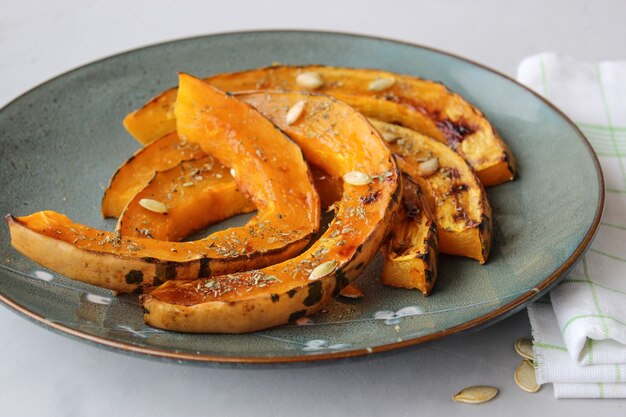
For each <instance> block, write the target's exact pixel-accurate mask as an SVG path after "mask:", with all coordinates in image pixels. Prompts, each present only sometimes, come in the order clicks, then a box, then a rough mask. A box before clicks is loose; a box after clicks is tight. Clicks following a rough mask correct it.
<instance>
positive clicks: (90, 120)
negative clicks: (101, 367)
mask: <svg viewBox="0 0 626 417" xmlns="http://www.w3.org/2000/svg"><path fill="white" fill-rule="evenodd" d="M273 61H280V62H283V63H287V64H309V63H320V64H327V65H336V66H350V67H375V68H382V69H386V70H390V71H395V72H399V73H405V74H411V75H417V76H420V77H423V78H429V79H434V80H438V81H442V82H444V83H445V84H446V85H448V87H449V88H451V89H452V90H454V91H457V92H459V93H460V94H462V95H463V96H464V97H465V98H466V99H467V100H469V101H470V102H472V103H473V104H475V105H476V106H477V107H478V108H479V109H481V110H482V111H483V112H484V113H485V114H486V115H487V117H488V118H489V119H490V120H491V122H492V123H493V124H494V126H495V127H496V129H497V130H498V131H499V133H500V134H501V136H502V137H503V138H504V139H505V141H506V142H507V143H508V144H509V145H510V147H511V148H512V150H513V152H514V154H515V156H516V157H517V161H518V164H519V172H520V174H519V177H518V178H517V179H516V180H515V181H514V182H511V183H507V184H504V185H501V186H498V187H492V188H490V189H489V190H488V194H489V198H490V201H491V204H492V207H493V213H494V237H495V243H494V248H493V251H492V256H491V259H490V261H489V263H488V264H487V265H485V266H481V265H479V264H478V263H477V262H475V261H471V260H468V259H462V258H457V257H451V256H442V258H441V269H440V280H439V282H438V283H437V285H436V287H435V291H434V293H433V294H432V295H431V296H429V297H428V298H425V297H423V296H422V295H421V294H419V293H418V292H416V291H407V290H401V289H393V288H385V287H383V286H381V285H380V283H379V280H378V276H379V274H380V271H381V260H380V257H378V258H376V260H375V261H374V262H373V263H372V264H371V265H370V266H369V267H368V269H367V270H366V271H365V273H364V274H363V276H362V277H361V278H360V279H359V281H358V284H359V285H360V286H361V288H363V289H364V291H365V294H366V295H365V297H364V298H363V299H361V300H342V299H339V300H336V301H334V302H333V303H331V304H330V305H329V306H328V308H327V310H326V311H325V312H323V313H320V314H317V315H315V316H312V317H310V320H308V322H307V323H303V325H290V326H284V327H280V328H276V329H272V330H268V331H264V332H258V333H253V334H246V335H192V334H178V333H170V332H166V331H161V330H158V329H152V328H150V327H147V326H146V325H144V323H143V320H142V312H141V306H140V305H139V303H138V302H137V299H136V296H122V297H115V296H113V295H112V294H111V293H110V292H108V291H106V290H102V289H99V288H95V287H92V286H89V285H86V284H83V283H79V282H74V281H71V280H69V279H66V278H64V277H63V276H59V275H57V274H55V273H53V272H51V271H46V270H44V269H43V268H41V267H38V266H37V265H36V264H34V263H33V262H31V261H30V260H28V259H26V258H25V257H23V256H22V255H21V254H19V253H17V252H16V251H15V250H13V248H12V247H11V245H10V242H9V234H8V228H7V227H6V226H4V227H1V228H0V264H1V265H2V266H0V301H3V302H4V304H5V305H7V306H9V307H11V308H12V309H14V310H15V311H17V312H19V313H20V314H22V315H24V316H26V317H27V318H30V319H32V320H33V321H35V322H36V323H38V324H41V325H43V326H44V327H46V328H48V329H52V330H56V331H59V332H62V333H63V334H66V335H70V336H72V337H75V338H77V339H80V340H84V341H88V342H90V343H94V344H96V345H99V346H103V347H107V348H113V349H116V350H119V351H122V352H126V353H130V354H134V355H141V356H148V357H152V358H158V359H162V360H174V361H179V362H180V361H188V362H194V363H239V364H244V363H284V362H305V361H315V360H322V359H332V358H344V357H350V356H358V355H364V354H370V353H373V352H381V351H387V350H391V349H395V348H399V347H404V346H409V345H414V344H417V343H421V342H425V341H428V340H433V339H437V338H440V337H443V336H446V335H449V334H453V333H457V332H459V331H463V330H466V329H470V328H480V327H482V326H486V325H489V324H492V323H494V322H495V321H497V320H499V319H502V318H503V317H505V316H507V315H509V314H512V313H513V312H515V311H518V310H520V309H521V308H523V307H524V306H525V305H526V304H527V303H528V302H530V301H531V300H534V299H536V298H537V297H539V296H541V294H543V293H545V292H546V291H547V290H548V289H549V288H550V287H551V286H552V285H554V284H555V283H556V282H557V281H558V279H559V278H560V277H561V276H562V275H563V274H564V273H565V272H566V271H567V270H568V269H569V268H570V267H571V266H572V265H573V263H574V262H575V261H576V259H577V258H578V257H579V256H580V255H581V254H582V253H583V252H584V250H585V249H586V248H587V246H588V245H589V243H590V242H591V239H592V238H593V235H594V233H595V231H596V228H597V225H598V222H599V218H600V214H601V212H602V207H603V204H604V187H603V178H602V173H601V171H600V168H599V165H598V162H597V159H596V157H595V155H594V154H593V151H592V150H591V147H590V146H589V144H588V143H587V141H586V140H585V138H584V136H583V135H582V134H581V133H580V131H579V130H578V129H577V128H576V127H575V126H574V125H573V124H572V123H571V122H570V121H569V120H568V119H567V118H566V117H564V116H563V114H561V113H560V112H559V111H558V110H557V109H555V108H554V107H553V106H552V105H550V104H549V103H547V102H546V101H544V100H542V99H541V98H539V97H538V96H537V95H535V94H534V93H532V92H530V91H529V90H527V89H526V88H524V87H522V86H520V85H519V84H517V83H516V82H514V81H513V80H511V79H509V78H507V77H505V76H503V75H501V74H498V73H496V72H494V71H491V70H489V69H487V68H485V67H482V66H480V65H478V64H475V63H472V62H469V61H467V60H464V59H461V58H458V57H454V56H452V55H449V54H446V53H443V52H439V51H435V50H432V49H429V48H425V47H420V46H416V45H410V44H406V43H402V42H397V41H392V40H385V39H378V38H372V37H366V36H358V35H349V34H338V33H325V32H302V31H265V32H242V33H228V34H220V35H211V36H204V37H198V38H192V39H184V40H179V41H175V42H169V43H164V44H159V45H155V46H150V47H147V48H142V49H138V50H134V51H130V52H127V53H124V54H121V55H116V56H113V57H110V58H106V59H103V60H101V61H98V62H95V63H92V64H89V65H86V66H83V67H81V68H78V69H76V70H73V71H70V72H68V73H66V74H63V75H61V76H59V77H57V78H54V79H52V80H50V81H48V82H47V83H45V84H42V85H40V86H39V87H36V88H35V89H33V90H31V91H29V92H27V93H26V94H24V95H22V96H21V97H19V98H18V99H16V100H15V101H13V102H12V103H10V104H9V105H7V106H6V107H5V108H4V109H2V110H1V111H0V149H2V157H1V160H2V164H1V165H0V213H2V214H6V213H11V214H14V215H25V214H29V213H31V212H34V211H38V210H43V209H52V210H57V211H60V212H63V213H65V214H67V215H69V216H70V217H71V218H73V219H74V220H76V221H79V222H82V223H86V224H89V225H92V226H95V227H99V228H104V229H112V228H113V226H114V224H113V222H111V221H104V220H102V219H101V218H100V206H99V205H100V198H101V195H102V190H103V187H104V186H105V184H106V183H107V182H108V180H109V177H110V175H111V174H112V173H113V172H114V170H115V169H116V168H117V166H118V165H119V164H121V163H122V162H123V161H124V160H125V159H126V158H127V157H128V156H129V155H131V153H132V152H133V151H134V150H135V149H137V148H138V144H137V143H136V142H135V141H134V140H133V139H131V137H130V136H129V135H128V134H127V133H126V132H125V131H124V129H123V127H122V124H121V121H122V118H123V117H124V115H125V114H126V113H128V112H129V111H131V110H133V109H135V108H136V107H137V106H139V105H141V104H143V103H144V102H145V101H146V100H147V99H149V98H150V97H152V96H153V95H155V94H156V93H158V92H160V91H161V90H163V89H165V88H167V87H170V86H173V85H175V84H176V81H177V79H176V73H177V71H185V72H188V73H191V74H195V75H199V76H206V75H210V74H212V73H216V72H224V71H235V70H242V69H246V68H252V67H258V66H264V65H269V64H270V63H272V62H273ZM242 221H243V220H242V218H241V217H239V218H235V219H232V220H230V221H229V222H226V223H224V224H222V226H221V227H225V226H229V225H232V224H235V223H241V222H242Z"/></svg>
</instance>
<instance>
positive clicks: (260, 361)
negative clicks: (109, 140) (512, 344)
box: [0, 29, 606, 365]
mask: <svg viewBox="0 0 626 417" xmlns="http://www.w3.org/2000/svg"><path fill="white" fill-rule="evenodd" d="M257 33H300V34H313V35H320V34H322V35H339V36H343V37H354V38H360V39H368V40H374V41H385V42H392V43H396V44H399V45H405V46H410V47H414V48H419V49H422V50H426V51H431V52H435V53H438V54H441V55H444V56H447V57H451V58H454V59H457V60H459V61H463V62H465V63H469V64H471V65H473V66H476V67H478V68H481V69H482V70H485V71H487V72H490V73H492V74H494V75H497V76H499V77H501V78H503V79H504V80H506V81H509V82H511V83H513V84H514V85H515V86H517V87H519V88H522V89H523V90H525V91H527V92H529V93H531V94H532V95H533V96H535V97H536V98H538V99H539V100H540V101H542V102H543V103H544V104H546V105H547V106H548V107H550V108H551V109H552V110H553V111H554V112H555V113H556V114H557V115H558V116H560V117H561V118H562V119H563V120H564V121H565V122H566V123H567V124H568V125H569V126H570V127H572V128H573V130H574V132H575V133H577V134H578V136H579V137H580V139H581V140H582V143H583V144H584V145H585V147H586V148H587V150H588V153H589V155H590V156H591V159H592V161H593V165H594V168H595V171H596V176H597V181H598V189H599V194H598V201H597V203H596V211H595V214H594V218H593V221H592V223H591V226H590V227H589V228H588V229H587V231H586V232H585V235H584V237H583V239H582V240H581V242H580V243H579V244H578V246H577V247H576V249H575V250H574V251H573V253H572V254H571V255H570V256H569V257H568V258H567V259H566V260H565V261H564V262H563V263H562V264H561V265H560V266H559V267H558V268H557V269H556V270H555V271H554V272H552V274H550V275H548V276H547V277H546V278H545V279H544V280H543V281H541V282H540V283H539V284H538V285H537V286H535V287H534V288H532V289H530V290H528V291H526V292H524V293H523V294H521V295H519V296H518V297H516V298H515V299H514V300H512V301H510V302H508V303H506V304H505V305H503V306H501V307H499V308H498V309H496V310H492V311H489V312H488V313H486V314H483V315H481V316H479V317H476V318H474V319H472V320H469V321H466V322H464V323H460V324H458V325H456V326H453V327H449V328H447V329H443V330H439V331H437V332H434V333H430V334H427V335H423V336H418V337H415V338H412V339H409V340H403V341H401V342H392V343H387V344H383V345H380V346H375V347H371V348H365V349H353V350H346V351H340V352H329V353H321V354H315V355H307V354H299V355H293V356H280V357H274V356H253V357H241V356H224V355H209V354H194V353H185V352H175V351H171V350H164V349H158V348H146V347H141V346H135V345H132V344H130V343H125V342H120V341H116V340H112V339H107V338H105V337H101V336H96V335H92V334H89V333H86V332H84V331H81V330H78V329H74V328H71V327H69V326H66V325H63V324H60V323H55V322H52V321H50V320H48V319H47V318H45V317H44V316H42V315H40V314H38V313H35V312H34V311H31V310H29V309H28V308H26V307H24V306H22V305H21V304H19V303H17V302H15V301H13V300H12V299H10V298H9V297H8V296H6V295H5V294H4V293H2V292H0V303H2V304H4V305H5V306H6V307H8V308H9V310H13V311H14V312H16V313H18V315H21V316H22V317H24V318H27V319H30V320H29V321H33V322H34V323H35V324H38V325H40V326H41V327H43V328H45V329H48V330H52V331H53V332H55V333H60V334H62V335H64V336H68V337H71V338H73V339H74V338H75V339H76V340H79V341H82V342H86V343H88V344H90V345H93V346H98V347H102V348H109V349H111V350H113V351H115V352H118V353H126V354H130V355H134V356H135V355H136V356H143V357H147V358H152V359H160V360H170V361H176V362H177V363H195V364H203V363H204V364H206V363H212V364H225V365H228V364H230V365H233V364H247V365H254V364H257V365H264V364H297V363H312V362H325V361H328V360H333V359H347V358H354V357H360V356H365V355H371V354H373V353H382V352H388V351H392V350H396V349H402V348H407V347H410V346H415V345H419V344H422V343H425V342H429V341H433V340H436V339H440V338H442V337H445V336H449V335H453V334H460V333H463V332H467V331H470V330H472V331H476V330H480V329H482V328H485V327H488V326H490V325H492V324H494V323H496V322H498V321H500V320H502V319H504V318H506V317H509V316H510V315H512V314H514V313H516V312H518V311H520V310H521V309H522V308H524V307H525V306H526V305H528V304H529V303H530V302H532V301H534V300H536V299H538V298H540V297H542V296H543V295H544V294H545V293H547V292H548V291H549V290H550V289H551V288H552V287H553V286H555V285H556V284H557V283H558V282H559V281H560V279H561V278H563V277H564V276H565V274H566V273H567V272H568V271H569V270H570V269H571V268H572V267H573V266H574V265H575V263H576V261H577V260H578V259H579V258H580V257H581V256H582V255H583V254H584V253H585V252H586V251H587V249H588V248H589V246H590V244H591V242H592V241H593V239H594V237H595V235H596V233H597V231H598V227H599V224H600V219H601V217H602V213H603V211H604V205H605V197H606V191H605V180H604V174H603V172H602V168H601V166H600V161H599V160H598V156H597V155H596V153H595V151H594V149H593V147H592V146H591V144H590V143H589V140H588V139H587V137H586V136H585V135H584V133H583V132H582V131H581V130H580V129H579V128H578V126H576V124H575V123H574V122H573V121H572V120H571V119H570V118H569V117H568V116H567V115H565V113H563V111H562V110H560V109H559V108H558V107H557V106H555V105H554V104H552V103H551V102H550V101H549V100H547V99H546V98H544V97H542V96H541V95H539V94H538V93H536V92H535V91H533V90H532V89H530V88H529V87H527V86H525V85H523V84H521V83H519V82H518V81H516V80H515V79H513V78H512V77H510V76H508V75H506V74H504V73H502V72H500V71H498V70H495V69H493V68H491V67H489V66H487V65H484V64H482V63H479V62H476V61H474V60H472V59H469V58H466V57H463V56H460V55H457V54H455V53H451V52H447V51H444V50H441V49H438V48H435V47H431V46H425V45H421V44H419V43H413V42H408V41H404V40H399V39H393V38H390V37H384V36H375V35H368V34H362V33H356V32H341V31H329V30H312V29H253V30H239V31H226V32H216V33H208V34H202V35H196V36H190V37H181V38H176V39H172V40H168V41H163V42H155V43H151V44H148V45H144V46H139V47H136V48H132V49H128V50H125V51H121V52H118V53H114V54H111V55H107V56H104V57H102V58H99V59H96V60H94V61H90V62H87V63H85V64H82V65H80V66H77V67H75V68H72V69H69V70H67V71H64V72H62V73H60V74H58V75H56V76H53V77H51V78H49V79H47V80H45V81H43V82H41V83H39V84H37V85H35V86H34V87H32V88H30V89H28V90H26V91H25V92H23V93H21V94H20V95H18V96H17V97H15V98H13V99H12V100H10V101H9V102H8V103H6V104H5V105H4V106H2V108H0V113H2V112H3V111H4V110H5V109H6V108H8V107H9V106H11V105H13V104H14V103H16V102H17V101H19V100H20V99H21V98H22V97H24V96H26V95H28V94H30V93H31V92H32V91H34V90H36V89H38V88H40V87H42V86H43V85H45V84H48V83H50V82H52V81H54V80H56V79H57V78H61V77H64V76H67V75H69V74H71V73H73V72H75V71H80V70H81V69H83V68H86V67H89V66H91V65H94V64H97V63H100V62H103V61H107V60H109V59H114V58H117V57H120V56H123V55H127V54H131V53H134V52H137V51H142V50H146V49H150V48H154V47H158V46H163V45H168V44H174V43H178V42H185V41H190V40H193V39H203V38H211V37H219V36H228V35H245V34H257Z"/></svg>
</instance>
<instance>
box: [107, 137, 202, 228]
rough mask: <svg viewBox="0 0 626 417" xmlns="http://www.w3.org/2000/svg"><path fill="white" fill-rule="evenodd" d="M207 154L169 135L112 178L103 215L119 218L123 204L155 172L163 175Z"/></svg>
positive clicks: (148, 147) (142, 152)
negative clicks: (177, 166) (181, 163)
mask: <svg viewBox="0 0 626 417" xmlns="http://www.w3.org/2000/svg"><path fill="white" fill-rule="evenodd" d="M205 155H206V154H205V153H204V152H203V151H202V149H200V146H198V144H196V143H189V142H187V143H183V142H181V141H180V140H179V139H178V134H177V133H176V132H175V131H174V132H170V133H168V134H166V135H163V136H162V137H160V138H158V139H155V140H154V141H152V142H151V143H150V144H149V145H146V146H144V147H143V148H141V149H139V150H138V151H137V152H135V154H134V155H133V156H131V157H130V158H129V159H128V161H126V162H125V163H124V164H123V165H122V166H121V167H119V168H118V170H117V171H116V172H115V174H113V177H112V178H111V181H110V182H109V186H108V187H107V189H106V190H105V191H104V196H103V197H102V215H103V216H104V217H119V215H120V214H121V213H122V211H123V210H124V207H126V204H128V202H129V201H130V200H131V199H132V198H133V196H134V195H135V194H137V192H139V191H140V190H141V189H142V188H143V187H145V186H146V184H148V182H149V181H150V180H151V179H152V177H153V176H154V173H155V172H156V171H164V170H166V169H170V168H173V167H175V166H176V165H178V163H179V162H181V161H184V160H189V159H197V158H201V157H203V156H205Z"/></svg>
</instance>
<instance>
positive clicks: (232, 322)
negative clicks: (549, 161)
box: [143, 92, 401, 333]
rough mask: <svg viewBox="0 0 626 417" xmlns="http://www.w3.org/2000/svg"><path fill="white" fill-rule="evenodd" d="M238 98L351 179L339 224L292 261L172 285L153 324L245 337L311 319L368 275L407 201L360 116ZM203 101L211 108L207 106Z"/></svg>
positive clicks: (156, 295)
mask: <svg viewBox="0 0 626 417" xmlns="http://www.w3.org/2000/svg"><path fill="white" fill-rule="evenodd" d="M237 97H238V98H239V99H241V100H243V101H245V102H247V103H250V104H252V105H253V106H254V107H256V108H257V109H258V110H259V111H260V112H261V113H262V114H263V115H264V116H266V117H268V118H269V119H271V120H272V121H273V122H274V123H275V124H276V125H278V127H280V129H282V130H283V131H285V132H286V133H287V134H288V135H289V136H290V137H291V138H292V139H293V140H294V141H296V142H297V143H298V145H300V147H301V148H302V150H303V152H304V154H305V155H306V157H307V160H310V161H312V162H314V163H315V164H316V165H318V166H319V167H320V168H321V169H322V170H324V171H325V172H327V173H328V174H329V175H331V176H332V177H334V178H337V177H338V178H344V177H345V179H346V182H344V187H343V194H342V198H341V200H339V202H337V204H336V207H337V211H336V215H335V218H334V219H333V220H332V222H331V223H330V225H329V227H328V229H327V230H326V232H325V233H324V234H323V235H322V237H321V238H320V239H319V240H318V241H317V242H315V243H314V244H313V245H312V246H311V247H310V248H309V249H308V250H307V251H306V252H304V253H303V254H301V255H300V256H298V257H296V258H293V259H290V260H288V261H285V262H283V263H280V264H277V265H272V266H269V267H266V268H264V269H260V270H253V271H246V272H239V273H235V274H229V275H223V276H214V277H211V278H207V279H200V280H196V281H192V282H183V281H177V280H174V281H169V282H167V283H165V284H164V285H162V286H160V287H159V288H157V289H155V290H154V291H152V292H151V293H150V294H149V295H148V296H146V297H145V298H144V301H143V304H144V308H145V311H146V313H145V316H144V317H145V320H146V322H147V323H148V324H150V325H152V326H155V327H160V328H163V329H168V330H174V331H183V332H216V333H241V332H250V331H256V330H261V329H265V328H268V327H272V326H277V325H280V324H284V323H287V322H292V321H295V320H297V319H299V318H302V317H304V316H306V315H309V314H312V313H314V312H316V311H318V310H320V309H321V308H322V306H323V305H324V304H325V303H326V302H327V301H328V300H330V299H331V298H332V297H334V296H336V295H338V294H339V291H340V290H341V289H342V288H343V287H344V286H345V285H347V284H348V283H349V282H350V280H352V279H353V278H355V277H356V276H358V275H359V274H360V273H361V272H362V270H363V268H364V267H365V265H367V263H368V262H369V261H370V260H371V258H372V257H373V256H374V254H375V253H376V252H377V251H378V248H379V247H380V244H381V241H382V239H383V237H384V236H385V233H386V229H387V226H388V224H389V222H390V221H391V219H392V218H393V215H394V214H395V211H396V208H397V201H398V199H399V198H400V197H401V195H400V193H401V188H400V187H399V181H400V179H399V177H398V171H397V169H396V165H395V161H394V159H393V157H392V156H391V153H390V152H389V149H388V148H387V147H386V146H385V144H384V142H383V140H382V139H381V137H380V135H379V133H378V132H377V131H376V130H375V129H374V128H372V126H371V125H370V124H369V123H368V122H367V120H366V119H364V118H363V116H361V115H360V114H359V113H358V112H356V111H355V110H353V109H352V108H351V107H349V106H348V105H346V104H344V103H341V102H337V101H335V100H333V99H331V98H329V97H326V96H322V95H314V94H304V93H295V92H284V93H279V92H260V93H249V94H242V95H237ZM196 103H197V105H198V106H202V102H201V101H197V102H196ZM300 103H302V104H300ZM294 109H296V110H298V109H300V110H298V111H296V112H295V113H294ZM178 111H179V108H178V107H177V112H178ZM288 114H289V117H287V115H288ZM294 115H295V116H294ZM296 116H297V117H296ZM179 123H180V121H179ZM359 178H360V179H362V180H361V181H359V180H356V179H359Z"/></svg>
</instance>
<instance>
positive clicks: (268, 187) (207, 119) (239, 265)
mask: <svg viewBox="0 0 626 417" xmlns="http://www.w3.org/2000/svg"><path fill="white" fill-rule="evenodd" d="M180 85H181V90H180V92H181V93H180V94H179V105H178V106H177V109H178V110H180V111H181V112H183V113H181V114H183V117H182V123H183V126H182V129H181V132H182V133H183V134H186V135H188V136H189V138H190V141H192V142H193V140H191V139H192V138H193V139H194V140H197V141H198V142H199V144H200V146H201V147H203V148H204V149H205V151H207V150H208V151H210V152H211V153H212V154H213V155H215V156H216V157H218V158H220V159H221V160H222V161H224V162H225V163H227V164H228V165H230V166H231V167H232V168H233V169H235V170H236V171H237V178H236V180H235V181H236V183H237V185H238V187H239V188H241V189H242V191H243V192H244V193H247V194H248V195H250V196H251V199H252V201H253V202H254V203H255V205H256V206H257V207H258V209H259V214H258V215H257V216H256V217H255V221H254V222H251V223H249V224H248V225H246V227H243V228H231V229H228V230H224V231H220V232H216V233H214V234H212V235H211V236H209V237H207V238H205V239H202V240H198V241H194V242H180V243H177V242H164V241H156V240H153V239H149V238H133V237H122V236H121V234H120V233H110V232H103V231H99V230H95V229H93V228H89V227H87V226H84V225H80V224H77V223H74V222H72V221H71V220H70V219H69V218H67V217H66V216H63V215H62V214H59V213H54V212H39V213H35V214H32V215H30V216H25V217H19V218H12V217H11V218H9V229H10V232H11V240H12V243H13V245H14V247H15V248H16V249H18V250H20V251H21V252H22V253H24V254H25V255H26V256H28V257H30V258H31V259H33V260H35V261H36V262H39V263H41V264H42V265H44V266H47V267H50V268H51V269H54V270H57V271H58V272H60V273H62V274H64V275H66V276H68V277H70V278H74V279H77V280H81V281H86V282H89V283H92V284H96V285H99V286H102V287H105V288H109V289H112V290H116V291H120V292H125V291H132V290H134V289H137V288H138V287H140V286H151V285H154V284H158V283H159V282H161V281H163V280H164V278H165V279H173V278H176V279H182V280H188V279H195V278H198V277H202V276H210V275H212V274H224V273H230V272H234V271H240V270H243V269H255V268H260V267H262V266H265V265H270V264H274V263H276V262H280V261H281V260H284V259H289V258H291V257H293V256H295V255H296V254H297V253H299V252H300V251H302V249H303V248H304V247H305V246H306V245H307V244H308V242H309V240H310V239H311V237H312V236H313V235H314V234H315V233H316V231H317V229H318V227H319V221H320V202H319V197H318V194H317V192H316V191H315V188H314V186H313V184H312V181H311V178H310V174H309V171H308V168H307V165H306V163H305V161H304V159H303V156H302V153H301V151H300V149H299V148H298V146H297V145H295V144H294V143H293V142H292V141H291V140H289V139H288V138H287V137H286V136H284V134H283V133H281V132H280V131H279V130H277V129H276V127H275V126H274V125H272V124H271V123H270V122H269V121H268V120H267V119H266V118H264V117H263V116H261V115H260V114H259V113H258V112H257V111H256V110H254V109H253V108H252V107H250V106H249V105H247V104H245V103H243V102H241V101H240V100H237V99H235V98H233V97H231V96H228V95H226V94H225V93H223V92H221V91H219V90H217V89H215V88H214V87H211V86H209V85H208V84H206V83H204V82H202V81H200V80H197V79H194V78H193V77H190V76H187V75H184V74H183V75H181V84H180ZM198 94H200V95H201V96H200V97H198ZM197 100H203V101H204V102H207V103H210V104H211V109H212V110H210V111H209V109H208V107H207V106H205V107H202V108H198V107H197V106H196V105H195V102H196V101H197ZM185 110H186V111H187V114H184V111H185ZM257 150H258V151H260V152H262V153H263V154H264V155H265V156H266V158H267V160H265V161H264V160H262V159H260V158H258V157H257V156H256V151H257ZM166 215H167V214H162V216H166ZM42 241H46V244H43V243H42ZM34 242H39V245H37V244H34ZM58 259H63V260H64V262H63V263H62V264H59V262H58V261H57V260H58ZM162 270H164V271H165V273H163V274H161V273H160V272H161V271H162ZM133 271H134V272H133ZM129 274H130V275H129ZM139 277H141V279H139Z"/></svg>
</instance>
